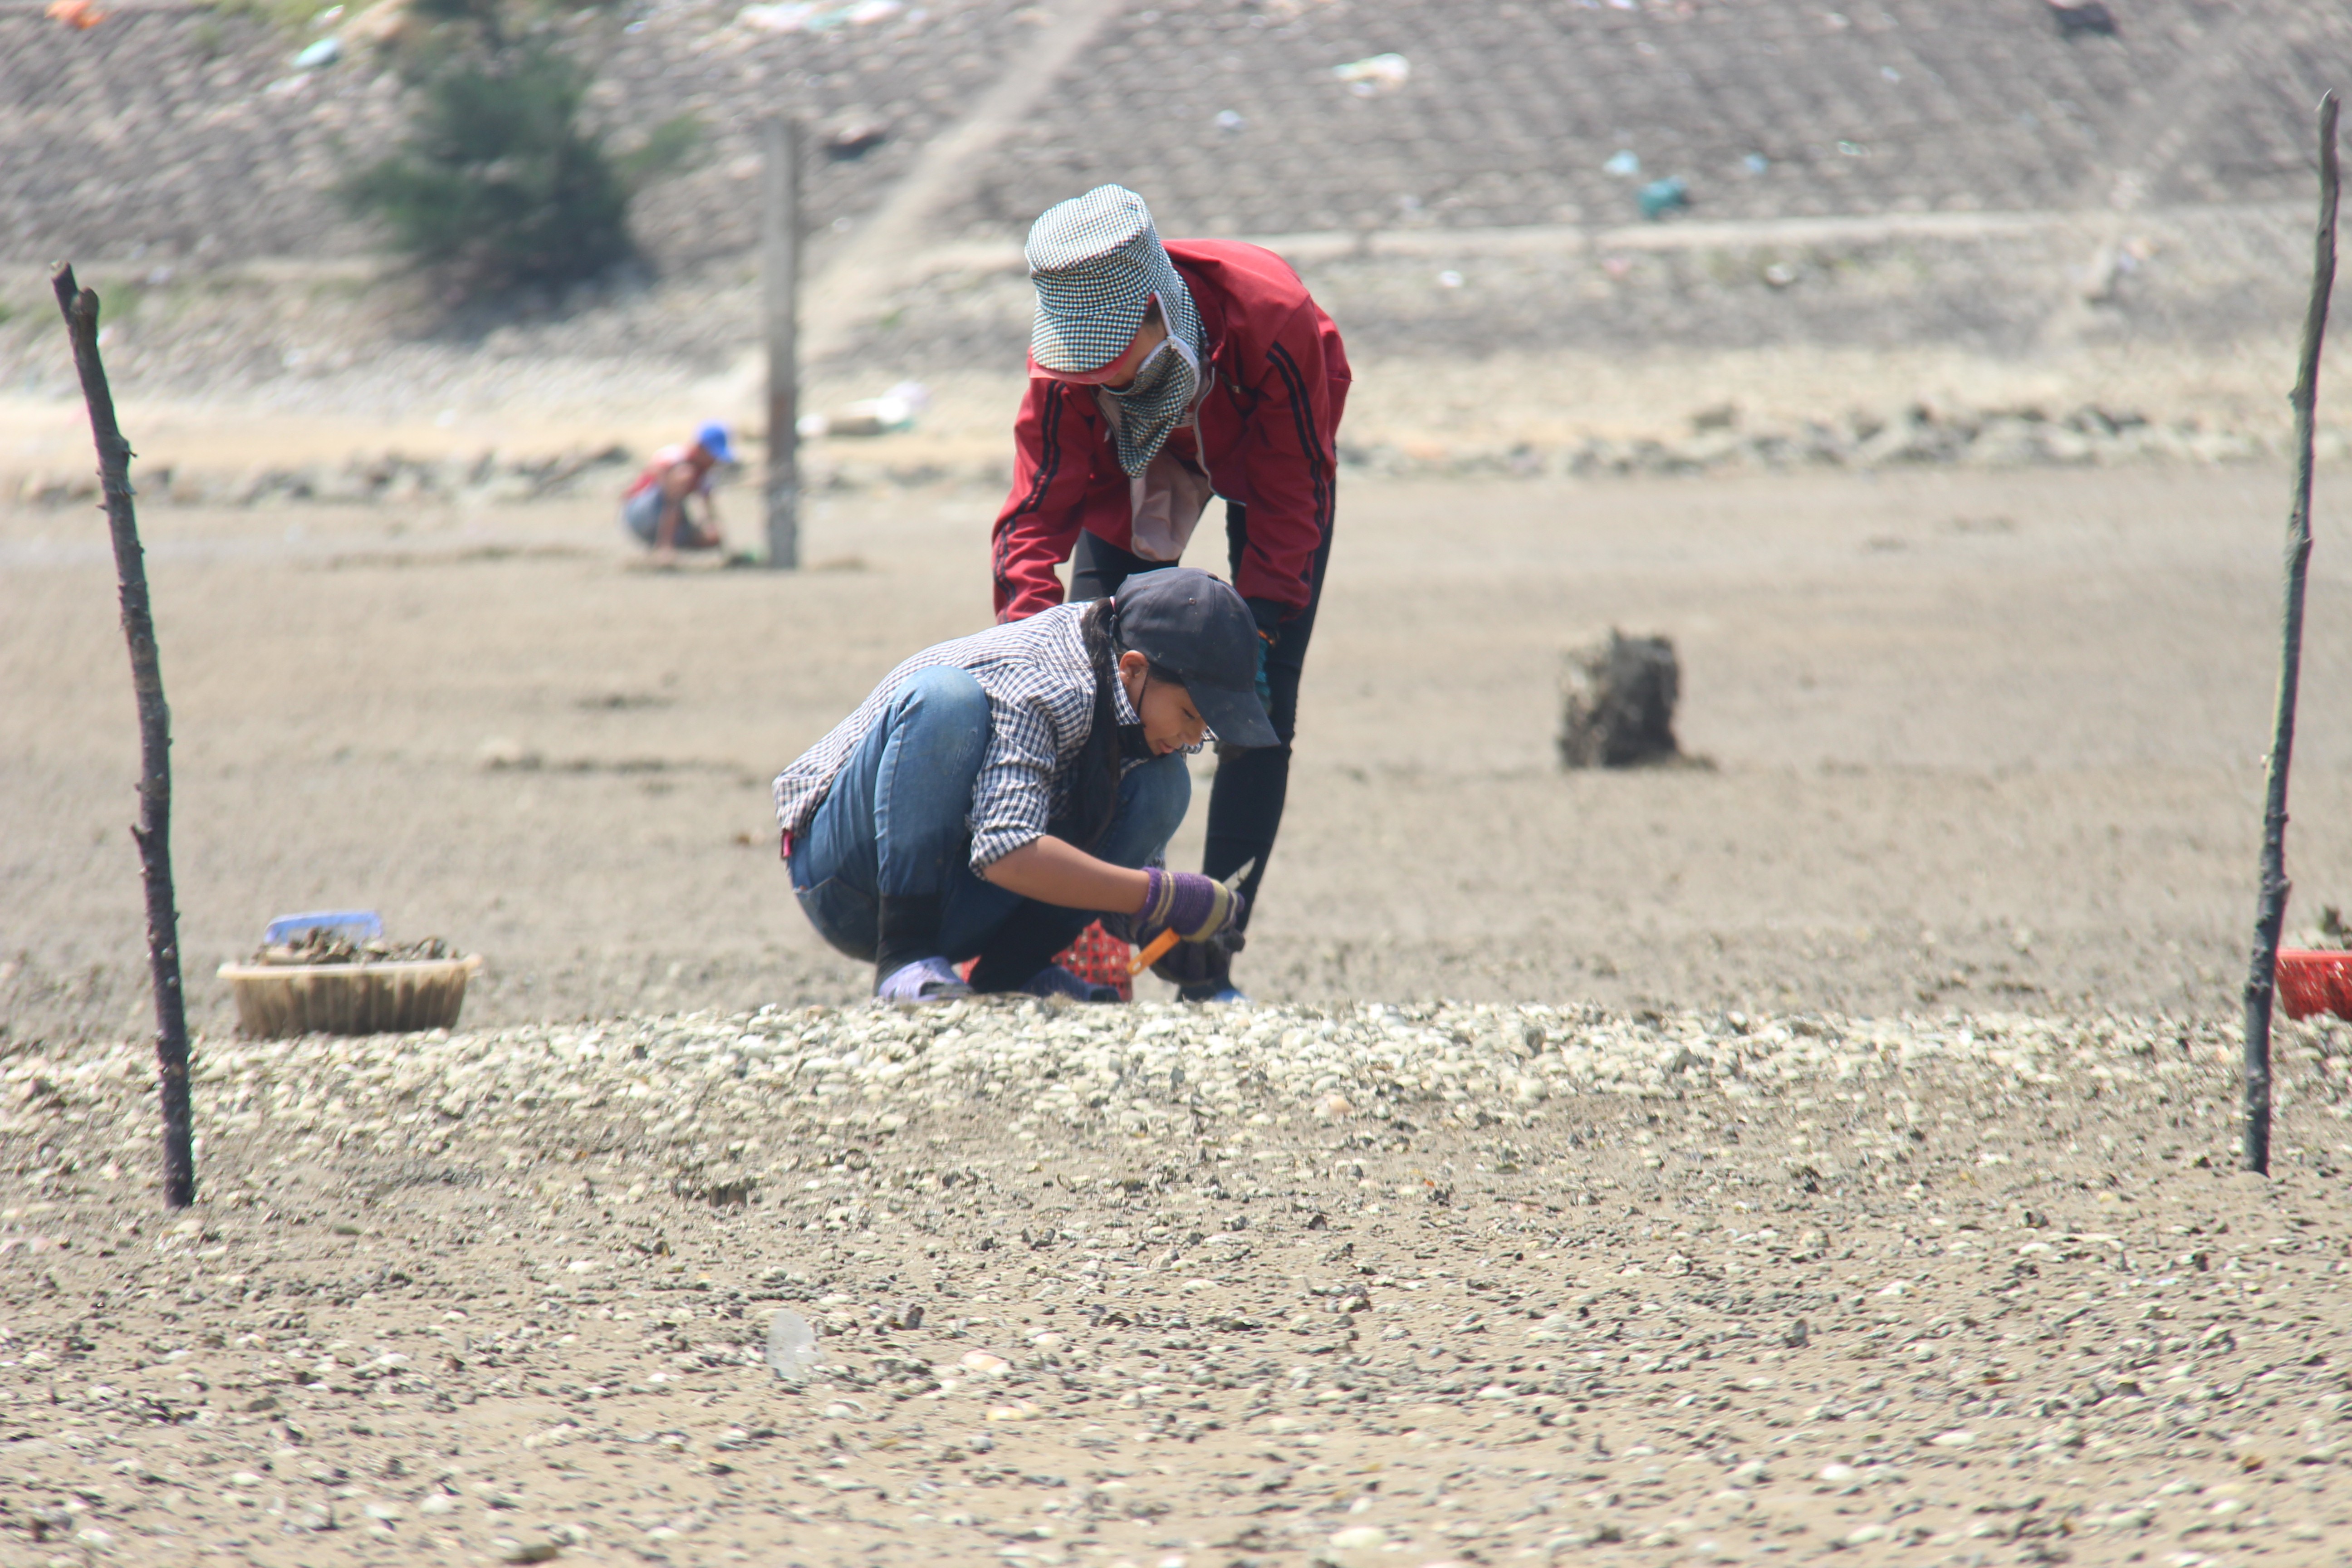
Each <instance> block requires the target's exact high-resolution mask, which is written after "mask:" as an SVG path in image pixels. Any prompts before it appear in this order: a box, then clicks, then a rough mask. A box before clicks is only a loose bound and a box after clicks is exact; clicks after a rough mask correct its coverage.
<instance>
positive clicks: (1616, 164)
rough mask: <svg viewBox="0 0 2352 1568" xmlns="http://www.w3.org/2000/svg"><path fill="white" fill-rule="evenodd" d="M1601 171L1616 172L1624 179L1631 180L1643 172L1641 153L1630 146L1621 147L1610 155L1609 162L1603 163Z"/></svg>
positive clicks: (1604, 172) (1615, 173) (1606, 172)
mask: <svg viewBox="0 0 2352 1568" xmlns="http://www.w3.org/2000/svg"><path fill="white" fill-rule="evenodd" d="M1641 172H1642V159H1641V155H1640V154H1639V153H1635V152H1634V151H1633V149H1632V148H1630V147H1620V148H1619V149H1617V151H1616V152H1615V153H1612V154H1611V155H1610V158H1609V161H1608V162H1607V163H1603V164H1601V173H1602V174H1614V175H1616V176H1617V177H1618V178H1619V179H1622V180H1630V179H1632V178H1633V176H1634V175H1636V174H1640V173H1641Z"/></svg>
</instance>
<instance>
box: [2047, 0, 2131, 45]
mask: <svg viewBox="0 0 2352 1568" xmlns="http://www.w3.org/2000/svg"><path fill="white" fill-rule="evenodd" d="M2049 4H2050V19H2051V20H2052V21H2053V22H2055V23H2057V24H2058V36H2059V37H2062V38H2073V37H2080V36H2081V35H2083V34H2085V33H2095V34H2097V35H2098V36H2099V37H2105V38H2112V37H2115V36H2116V14H2115V13H2114V12H2113V11H2110V10H2108V9H2107V7H2106V5H2105V3H2104V0H2049Z"/></svg>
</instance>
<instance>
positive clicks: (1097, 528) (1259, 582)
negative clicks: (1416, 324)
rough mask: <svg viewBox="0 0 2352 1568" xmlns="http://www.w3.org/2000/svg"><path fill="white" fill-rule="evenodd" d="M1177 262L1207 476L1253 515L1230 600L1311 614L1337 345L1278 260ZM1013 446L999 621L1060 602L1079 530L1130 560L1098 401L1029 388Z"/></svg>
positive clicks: (1091, 392)
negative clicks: (1197, 365) (1200, 386)
mask: <svg viewBox="0 0 2352 1568" xmlns="http://www.w3.org/2000/svg"><path fill="white" fill-rule="evenodd" d="M1168 257H1169V259H1170V260H1171V261H1173V262H1174V263H1175V264H1176V270H1177V271H1178V272H1179V273H1181V275H1182V276H1183V279H1184V282H1185V285H1186V286H1187V287H1188V288H1190V289H1192V304H1193V306H1194V308H1195V309H1196V310H1199V311H1200V313H1201V327H1202V331H1203V332H1204V333H1205V334H1206V336H1207V338H1208V341H1209V363H1211V364H1213V365H1214V366H1215V367H1216V384H1215V385H1214V386H1213V388H1212V389H1211V390H1210V393H1209V395H1208V398H1207V400H1206V401H1205V402H1203V403H1202V405H1201V416H1200V428H1201V443H1202V447H1205V448H1206V454H1205V457H1204V458H1203V466H1205V467H1206V468H1208V470H1209V479H1210V481H1211V482H1212V483H1213V485H1214V486H1215V488H1216V492H1217V494H1218V495H1220V496H1223V498H1225V499H1226V500H1232V501H1239V502H1241V503H1242V504H1243V505H1244V506H1246V507H1248V508H1249V548H1248V550H1247V551H1246V552H1244V555H1243V556H1242V562H1241V569H1240V571H1239V572H1237V573H1236V574H1234V575H1235V578H1236V579H1237V580H1236V581H1235V583H1234V587H1236V588H1238V589H1239V590H1240V591H1241V594H1242V596H1243V597H1244V598H1249V599H1271V600H1273V601H1274V602H1275V603H1276V604H1278V605H1282V606H1283V607H1284V608H1285V609H1286V610H1289V611H1296V610H1301V609H1304V608H1306V606H1307V588H1308V586H1309V584H1308V578H1309V577H1310V576H1311V575H1312V574H1313V572H1314V569H1315V551H1316V548H1317V546H1318V545H1319V544H1321V543H1322V542H1323V536H1324V534H1325V533H1326V532H1327V531H1329V529H1330V527H1331V508H1332V499H1333V482H1334V479H1335V478H1336V474H1335V453H1334V450H1333V441H1334V439H1335V437H1337V436H1338V434H1339V414H1340V410H1341V409H1342V407H1344V406H1345V405H1346V403H1347V401H1348V353H1347V350H1346V349H1345V348H1344V347H1343V346H1341V344H1340V342H1339V329H1338V328H1337V327H1334V326H1333V325H1332V324H1331V318H1330V317H1328V316H1326V315H1325V314H1324V313H1323V312H1322V310H1320V309H1319V308H1318V306H1317V305H1316V303H1315V301H1314V300H1313V299H1312V298H1311V297H1310V296H1309V295H1308V294H1307V285H1306V284H1304V283H1302V282H1300V281H1299V280H1298V275H1297V273H1296V272H1293V271H1292V270H1291V269H1290V264H1289V263H1288V262H1286V261H1284V260H1283V259H1282V258H1280V257H1279V256H1276V254H1275V253H1274V252H1272V251H1270V250H1266V249H1264V248H1262V247H1258V246H1255V245H1244V244H1243V243H1241V242H1240V241H1239V240H1232V239H1177V240H1171V241H1169V242H1168ZM1184 438H1185V437H1184V436H1183V434H1182V432H1181V431H1180V432H1179V433H1178V434H1177V435H1175V436H1172V437H1170V439H1171V441H1181V440H1183V439H1184ZM1013 440H1014V442H1015V443H1016V444H1017V445H1018V447H1019V448H1020V450H1019V453H1018V455H1017V457H1016V458H1015V459H1014V463H1013V493H1012V494H1011V495H1010V496H1008V497H1006V498H1005V501H1004V509H1003V510H1002V511H1000V512H998V513H997V516H996V530H995V533H994V537H993V541H992V551H991V553H992V558H993V567H994V574H995V579H996V618H997V619H998V620H1000V621H1017V620H1020V619H1022V618H1023V617H1024V616H1034V615H1035V614H1036V613H1037V612H1038V611H1040V610H1045V609H1051V608H1052V607H1053V606H1054V605H1058V604H1060V603H1061V602H1062V595H1063V589H1062V583H1061V579H1060V578H1058V577H1057V576H1055V571H1054V569H1055V567H1057V566H1059V565H1060V564H1061V563H1063V562H1065V561H1067V560H1068V559H1069V558H1070V551H1071V550H1072V549H1073V548H1074V547H1075V546H1076V543H1077V542H1078V531H1079V530H1080V529H1082V528H1083V529H1086V530H1087V531H1089V532H1092V533H1094V534H1097V535H1098V536H1100V537H1101V538H1102V539H1104V540H1107V541H1108V542H1110V543H1112V544H1116V545H1118V547H1119V548H1121V549H1122V550H1125V549H1130V548H1132V544H1131V536H1130V534H1129V524H1130V522H1131V521H1132V519H1131V516H1130V504H1129V486H1128V477H1127V474H1126V472H1125V470H1123V469H1122V468H1119V466H1118V453H1117V451H1116V449H1115V448H1114V447H1112V445H1111V434H1110V426H1109V424H1108V421H1106V420H1105V419H1104V418H1103V416H1102V414H1101V412H1100V411H1099V410H1098V409H1097V407H1096V405H1095V389H1094V388H1092V387H1090V386H1074V385H1070V384H1067V383H1064V382H1058V381H1053V380H1049V379H1046V378H1044V377H1037V378H1034V379H1032V380H1031V381H1030V383H1029V393H1028V395H1027V396H1026V397H1024V399H1023V400H1022V403H1021V417H1020V419H1019V420H1018V421H1017V422H1016V423H1015V424H1014V425H1013Z"/></svg>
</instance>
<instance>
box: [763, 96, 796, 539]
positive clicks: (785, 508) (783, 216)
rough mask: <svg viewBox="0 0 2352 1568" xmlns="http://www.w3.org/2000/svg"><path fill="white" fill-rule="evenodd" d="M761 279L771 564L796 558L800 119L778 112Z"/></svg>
mask: <svg viewBox="0 0 2352 1568" xmlns="http://www.w3.org/2000/svg"><path fill="white" fill-rule="evenodd" d="M761 135H762V139H763V142H764V150H765V153H766V159H765V170H764V173H763V175H762V178H761V203H762V210H761V216H760V283H761V296H762V299H763V301H764V305H765V310H766V315H767V329H768V482H767V500H768V565H769V566H770V567H771V568H772V569H773V570H775V571H779V572H789V571H793V570H794V569H796V568H797V567H798V566H799V565H800V563H801V469H800V422H801V367H800V284H801V124H800V121H797V120H795V119H793V118H792V117H791V116H790V115H781V114H780V115H778V116H776V117H775V118H774V119H772V120H770V121H766V122H765V123H764V124H763V125H762V126H761Z"/></svg>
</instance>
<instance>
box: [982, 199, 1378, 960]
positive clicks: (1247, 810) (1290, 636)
mask: <svg viewBox="0 0 2352 1568" xmlns="http://www.w3.org/2000/svg"><path fill="white" fill-rule="evenodd" d="M1028 258H1029V276H1030V278H1031V279H1032V280H1034V282H1035V284H1036V287H1037V314H1036V319H1035V321H1034V325H1033V327H1032V328H1031V331H1030V338H1029V377H1030V379H1029V392H1028V395H1027V396H1026V397H1025V398H1024V400H1023V402H1022V405H1021V416H1020V419H1019V421H1018V422H1017V423H1016V424H1015V425H1014V426H1013V438H1014V440H1015V442H1016V443H1017V445H1018V447H1019V453H1018V456H1017V458H1016V459H1015V462H1014V467H1013V493H1012V494H1011V495H1010V496H1009V497H1008V498H1006V500H1005V503H1004V509H1003V511H1001V512H1000V513H998V514H997V519H996V529H995V535H994V541H993V549H992V556H993V563H994V572H995V578H996V615H997V619H998V620H1000V621H1016V620H1019V619H1021V618H1022V617H1024V616H1032V615H1034V614H1036V613H1037V612H1038V611H1040V610H1044V609H1049V608H1051V607H1052V606H1054V605H1058V604H1060V603H1062V600H1063V592H1062V584H1061V582H1060V580H1059V578H1058V577H1057V576H1056V575H1055V568H1056V567H1057V566H1059V565H1060V564H1061V563H1063V562H1065V561H1066V562H1068V563H1070V587H1069V597H1070V599H1071V600H1073V601H1078V600H1087V599H1097V598H1100V597H1102V596H1103V595H1107V594H1110V593H1112V592H1114V591H1116V590H1117V589H1118V585H1119V584H1120V583H1122V582H1124V581H1125V580H1126V579H1127V578H1128V577H1129V575H1130V574H1134V573H1138V572H1150V571H1155V570H1158V569H1160V568H1162V567H1167V566H1172V565H1174V564H1176V562H1177V560H1178V558H1179V557H1181V555H1182V554H1183V553H1184V546H1185V543H1186V542H1187V541H1189V540H1190V539H1191V538H1192V531H1193V529H1194V527H1195V526H1196V525H1197V524H1198V523H1199V522H1200V520H1201V515H1202V512H1203V511H1204V510H1206V509H1207V506H1208V502H1209V499H1210V497H1211V496H1212V495H1216V496H1221V497H1223V500H1224V503H1225V546H1226V552H1227V559H1228V562H1229V563H1230V566H1231V569H1232V573H1233V582H1234V587H1235V588H1237V589H1239V590H1240V592H1241V595H1242V596H1243V598H1244V600H1246V601H1247V602H1248V605H1249V607H1250V612H1251V614H1252V616H1255V619H1256V622H1257V627H1258V637H1259V650H1258V651H1259V664H1258V696H1259V698H1260V700H1263V701H1264V702H1265V705H1266V710H1267V712H1268V714H1269V715H1270V716H1271V717H1272V719H1273V721H1274V730H1275V734H1276V738H1277V740H1278V742H1279V743H1278V744H1276V745H1273V746H1268V747H1265V748H1263V749H1259V750H1252V751H1241V750H1237V749H1234V748H1233V747H1231V746H1226V745H1222V744H1221V745H1220V746H1219V748H1218V762H1217V781H1216V784H1215V787H1214V789H1213V791H1212V793H1211V795H1210V797H1209V833H1208V846H1207V850H1206V853H1205V854H1204V855H1203V856H1202V870H1203V871H1204V872H1206V873H1207V874H1208V875H1209V876H1211V877H1213V878H1216V879H1220V880H1222V879H1224V878H1225V877H1228V876H1230V875H1232V874H1233V873H1234V871H1236V870H1238V869H1239V868H1241V867H1242V866H1243V865H1244V863H1245V862H1248V861H1250V860H1253V859H1255V861H1256V866H1255V868H1254V869H1253V870H1252V871H1251V873H1250V875H1249V877H1248V878H1247V879H1245V880H1244V882H1243V883H1242V891H1243V893H1244V896H1245V898H1246V900H1247V906H1248V907H1249V908H1250V909H1252V910H1255V908H1256V905H1257V890H1258V883H1259V880H1260V879H1263V878H1264V877H1265V867H1266V861H1267V858H1269V856H1270V855H1271V854H1272V852H1273V848H1274V837H1275V830H1276V828H1277V827H1278V826H1281V823H1282V805H1283V797H1284V795H1286V792H1287V790H1288V787H1289V782H1290V746H1291V738H1292V735H1293V734H1294V733H1295V731H1296V730H1297V721H1298V676H1299V671H1300V669H1301V668H1302V667H1303V666H1304V665H1305V663H1306V661H1307V638H1308V637H1311V636H1312V635H1313V634H1314V630H1315V609H1316V605H1318V603H1319V602H1320V601H1321V599H1322V596H1323V572H1324V567H1325V566H1326V564H1328V562H1329V560H1330V556H1331V522H1332V508H1333V505H1334V500H1335V493H1336V487H1337V483H1338V473H1337V471H1336V470H1337V465H1336V462H1335V460H1334V459H1335V450H1334V444H1335V441H1336V438H1337V437H1338V434H1339V414H1340V410H1341V409H1342V408H1343V407H1344V406H1345V405H1346V403H1347V400H1348V379H1349V378H1348V355H1347V351H1346V350H1345V349H1344V348H1343V347H1342V346H1341V344H1340V342H1339V329H1338V328H1336V327H1334V326H1333V325H1332V324H1331V319H1330V318H1329V317H1328V316H1326V315H1325V314H1324V313H1323V312H1322V310H1319V309H1318V307H1317V306H1316V303H1315V301H1314V300H1313V299H1312V298H1311V297H1310V296H1309V295H1308V294H1307V286H1306V285H1305V284H1304V283H1302V282H1300V281H1299V279H1298V275H1297V273H1296V272H1293V271H1292V270H1291V269H1290V267H1289V264H1288V263H1286V262H1285V261H1284V260H1283V259H1282V258H1280V257H1278V256H1276V255H1275V254H1274V253H1273V252H1272V251H1270V250H1266V249H1264V248H1262V247H1258V246H1255V245H1244V244H1243V243H1241V242H1240V241H1238V240H1228V239H1182V240H1176V241H1173V242H1171V243H1168V244H1165V245H1163V244H1162V243H1161V242H1160V235H1159V231H1158V230H1156V229H1155V228H1154V227H1153V226H1152V223H1151V214H1150V210H1149V209H1147V208H1146V207H1145V205H1144V203H1143V198H1142V197H1141V196H1139V195H1136V194H1135V193H1134V192H1133V191H1130V190H1128V189H1126V188H1124V187H1123V186H1119V185H1102V186H1098V187H1097V188H1096V189H1094V190H1091V191H1088V192H1087V194H1086V195H1083V196H1079V197H1076V199H1074V200H1071V201H1066V202H1064V203H1062V204H1061V205H1058V206H1055V207H1054V208H1052V209H1050V210H1049V211H1047V212H1046V213H1045V216H1043V217H1040V218H1039V219H1038V220H1037V221H1036V223H1035V225H1034V226H1032V227H1031V228H1030V230H1029V245H1028ZM1240 945H1241V940H1240V935H1239V933H1238V932H1237V933H1235V934H1234V936H1232V937H1229V938H1225V939H1223V940H1221V941H1219V942H1203V943H1198V944H1193V943H1187V944H1184V945H1183V946H1182V947H1180V949H1179V950H1178V951H1177V952H1175V953H1172V954H1171V956H1170V957H1169V958H1168V959H1166V960H1164V961H1163V962H1162V963H1160V965H1159V966H1158V968H1157V970H1156V973H1159V974H1160V976H1161V977H1162V978H1163V979H1167V980H1171V981H1173V982H1175V983H1176V984H1177V987H1178V994H1179V995H1180V996H1181V997H1183V998H1184V999H1185V1000H1187V1001H1194V1002H1240V1001H1245V1000H1246V999H1247V998H1245V997H1244V996H1243V995H1242V994H1241V993H1240V992H1239V991H1237V990H1236V989H1234V984H1233V978H1232V963H1233V954H1234V952H1235V951H1236V950H1237V949H1238V948H1239V947H1240Z"/></svg>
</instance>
